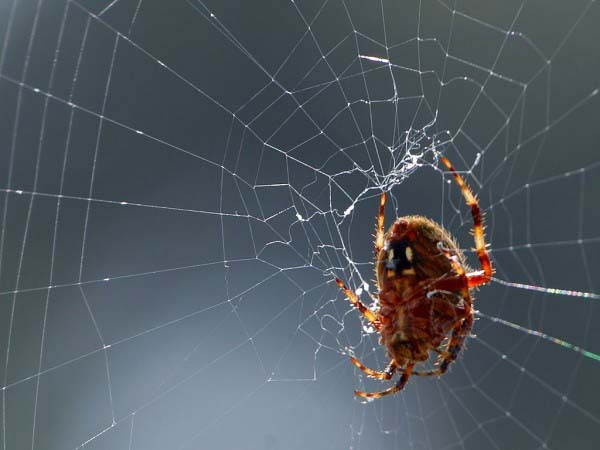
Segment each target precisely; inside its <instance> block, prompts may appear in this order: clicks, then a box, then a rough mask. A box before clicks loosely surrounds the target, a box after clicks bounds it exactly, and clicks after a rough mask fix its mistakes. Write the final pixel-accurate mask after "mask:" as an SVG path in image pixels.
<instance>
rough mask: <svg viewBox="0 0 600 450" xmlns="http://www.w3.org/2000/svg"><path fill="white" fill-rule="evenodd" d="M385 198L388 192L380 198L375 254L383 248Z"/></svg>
mask: <svg viewBox="0 0 600 450" xmlns="http://www.w3.org/2000/svg"><path fill="white" fill-rule="evenodd" d="M385 200H386V193H385V192H382V193H381V198H380V199H379V215H378V216H377V228H376V230H375V232H376V234H375V254H376V255H379V252H380V251H381V249H382V248H383V235H384V232H383V220H384V219H385V214H384V211H385Z"/></svg>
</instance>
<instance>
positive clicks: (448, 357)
mask: <svg viewBox="0 0 600 450" xmlns="http://www.w3.org/2000/svg"><path fill="white" fill-rule="evenodd" d="M441 160H442V162H443V163H444V164H445V165H446V166H447V167H448V169H449V170H450V172H452V175H453V176H454V178H455V180H456V181H457V183H458V184H459V186H460V188H461V190H462V193H463V195H464V197H465V199H466V200H467V203H468V204H469V206H470V207H471V213H472V215H473V222H474V226H473V234H474V237H475V247H476V250H477V256H478V258H479V261H480V264H481V267H482V270H479V271H475V272H471V271H469V270H468V268H467V265H466V260H465V257H464V255H463V253H462V251H461V250H460V249H459V247H458V245H457V244H456V242H455V241H454V239H453V238H452V236H451V235H450V234H449V233H448V232H447V231H446V230H445V229H444V228H443V227H442V226H441V225H439V224H437V223H436V222H434V221H432V220H430V219H428V218H426V217H422V216H405V217H400V218H398V219H396V221H395V222H394V223H393V224H392V226H391V227H390V228H389V230H388V231H387V232H386V233H384V231H383V230H384V228H383V218H384V208H385V201H386V195H385V193H383V194H382V195H381V201H380V206H379V217H378V221H377V235H376V240H375V253H376V254H377V262H376V272H377V287H378V289H379V294H378V297H379V298H378V300H379V305H380V308H379V310H378V311H377V313H374V312H373V311H371V310H370V309H368V308H367V307H366V306H365V305H363V304H362V303H361V302H360V301H359V300H358V298H357V297H356V295H355V294H354V293H353V292H352V291H350V290H349V289H348V288H347V287H346V285H345V284H344V283H343V282H342V281H341V280H340V279H336V282H337V283H338V285H339V286H340V287H341V288H342V289H343V290H344V292H345V293H346V296H347V297H348V299H349V300H350V301H351V302H352V304H354V306H356V307H357V308H358V309H359V311H360V312H361V313H362V314H363V315H364V316H365V318H366V319H367V320H368V321H369V322H370V323H371V324H372V325H373V326H374V327H375V329H376V330H377V331H379V333H380V335H381V339H380V342H381V344H382V345H384V346H385V348H386V350H387V353H388V355H389V357H390V358H391V362H390V363H389V365H388V367H387V369H386V370H384V371H383V372H379V371H375V370H372V369H369V368H367V367H365V366H363V365H362V364H361V363H360V362H359V361H358V360H357V359H356V358H354V357H352V362H353V363H354V364H355V365H356V366H357V367H358V368H359V369H361V370H362V371H363V372H365V373H366V374H367V375H368V376H370V377H373V378H378V379H381V380H389V379H391V378H392V377H393V376H394V374H395V373H396V371H398V370H400V371H401V372H402V375H401V377H400V379H399V380H398V382H397V383H396V385H395V386H392V387H391V388H389V389H387V390H385V391H382V392H375V393H367V392H362V391H355V393H356V395H358V396H361V397H366V398H376V397H382V396H384V395H389V394H393V393H395V392H398V391H399V390H401V389H402V388H404V386H405V385H406V382H407V381H408V379H409V378H410V376H411V375H420V376H432V375H437V376H439V375H442V374H444V373H445V372H446V371H447V370H448V366H449V365H450V364H451V363H452V362H453V361H454V360H455V359H456V358H457V356H458V354H459V353H460V351H461V349H462V346H463V344H464V341H465V339H466V338H467V336H468V335H469V333H470V331H471V327H472V326H473V308H472V300H471V296H470V292H469V291H470V289H472V288H474V287H476V286H480V285H482V284H485V283H487V282H488V281H489V280H490V278H491V276H492V271H493V269H492V265H491V262H490V258H489V255H488V253H487V251H486V248H485V241H484V235H483V219H482V217H481V212H480V210H479V205H478V203H477V200H476V198H475V196H474V195H473V194H472V193H471V191H470V189H469V188H468V187H467V185H466V184H465V182H464V181H463V179H462V177H461V176H460V175H459V174H458V173H457V172H456V171H455V170H454V168H453V167H452V165H451V164H450V161H448V160H447V159H446V158H444V157H442V158H441ZM430 352H433V353H435V354H437V355H438V361H437V364H438V367H437V368H436V369H435V370H429V371H421V372H419V371H415V370H414V368H415V365H416V364H417V363H420V362H424V361H427V360H428V359H429V358H430V354H431V353H430Z"/></svg>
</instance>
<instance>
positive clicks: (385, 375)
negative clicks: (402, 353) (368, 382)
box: [350, 356, 398, 380]
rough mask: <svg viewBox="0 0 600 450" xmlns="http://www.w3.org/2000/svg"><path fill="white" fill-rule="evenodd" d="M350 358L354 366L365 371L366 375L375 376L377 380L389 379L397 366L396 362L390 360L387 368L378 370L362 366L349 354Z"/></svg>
mask: <svg viewBox="0 0 600 450" xmlns="http://www.w3.org/2000/svg"><path fill="white" fill-rule="evenodd" d="M350 359H351V360H352V364H354V365H355V366H356V367H358V368H359V369H360V370H362V371H363V372H364V373H366V374H367V376H369V377H371V378H377V379H378V380H391V379H392V377H393V376H394V374H395V373H396V369H397V368H398V366H396V363H395V362H394V361H393V360H392V361H391V362H390V363H389V364H388V366H387V368H386V369H385V370H384V371H383V372H380V371H377V370H373V369H369V368H368V367H366V366H363V365H362V363H361V362H360V361H359V360H358V359H356V358H355V357H354V356H351V357H350Z"/></svg>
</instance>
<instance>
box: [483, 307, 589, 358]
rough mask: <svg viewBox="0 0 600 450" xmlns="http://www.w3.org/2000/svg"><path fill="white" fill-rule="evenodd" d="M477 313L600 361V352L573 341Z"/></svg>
mask: <svg viewBox="0 0 600 450" xmlns="http://www.w3.org/2000/svg"><path fill="white" fill-rule="evenodd" d="M475 315H477V316H480V317H484V318H486V319H488V320H491V321H492V322H498V323H501V324H502V325H506V326H507V327H510V328H514V329H515V330H519V331H522V332H524V333H527V334H530V335H532V336H537V337H540V338H542V339H545V340H547V341H550V342H553V343H555V344H558V345H560V346H561V347H565V348H568V349H570V350H573V351H574V352H577V353H580V354H582V355H583V356H585V357H586V358H590V359H593V360H595V361H598V362H600V355H599V354H597V353H593V352H590V351H588V350H585V349H583V348H581V347H578V346H577V345H573V344H571V343H569V342H567V341H563V340H562V339H558V338H555V337H553V336H550V335H548V334H546V333H542V332H541V331H535V330H530V329H529V328H525V327H522V326H521V325H517V324H516V323H512V322H509V321H508V320H504V319H499V318H498V317H493V316H488V315H487V314H484V313H482V312H480V311H477V312H475Z"/></svg>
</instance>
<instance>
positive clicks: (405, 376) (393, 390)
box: [354, 363, 415, 399]
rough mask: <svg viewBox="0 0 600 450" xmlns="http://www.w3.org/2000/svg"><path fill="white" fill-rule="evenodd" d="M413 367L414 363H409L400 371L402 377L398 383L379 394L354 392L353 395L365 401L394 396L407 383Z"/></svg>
mask: <svg viewBox="0 0 600 450" xmlns="http://www.w3.org/2000/svg"><path fill="white" fill-rule="evenodd" d="M414 367H415V364H414V363H409V364H408V365H407V366H406V367H405V368H403V369H402V376H401V377H400V379H399V380H398V382H397V383H396V384H395V385H394V386H392V387H391V388H389V389H386V390H385V391H381V392H363V391H354V394H355V395H357V396H359V397H363V398H367V399H371V398H380V397H384V396H386V395H392V394H395V393H396V392H398V391H401V390H402V389H404V386H406V383H407V382H408V379H409V378H410V376H411V374H412V371H413V369H414Z"/></svg>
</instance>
